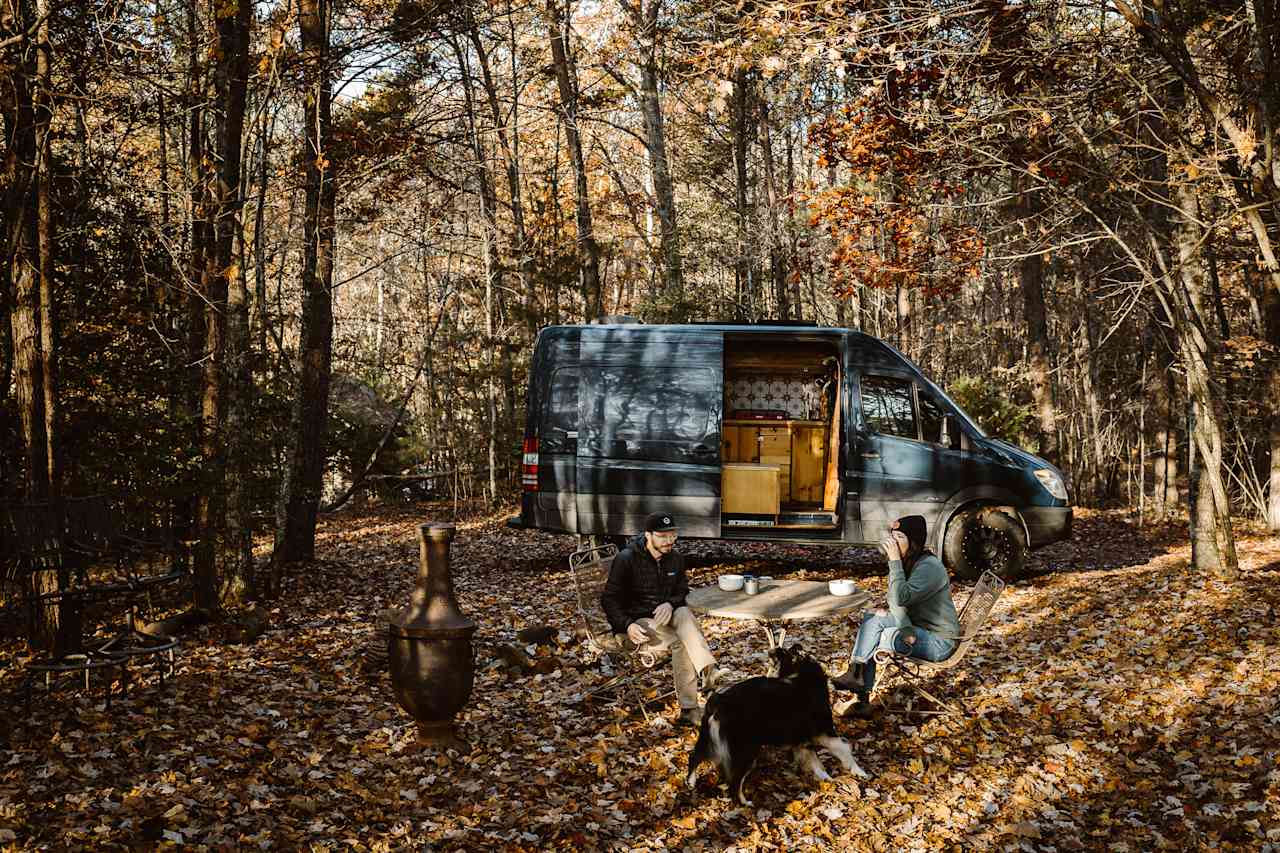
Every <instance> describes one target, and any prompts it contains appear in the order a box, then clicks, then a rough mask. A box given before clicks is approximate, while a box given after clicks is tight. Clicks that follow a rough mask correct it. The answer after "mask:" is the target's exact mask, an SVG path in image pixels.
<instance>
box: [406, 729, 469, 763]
mask: <svg viewBox="0 0 1280 853" xmlns="http://www.w3.org/2000/svg"><path fill="white" fill-rule="evenodd" d="M418 747H419V748H421V749H440V750H445V749H455V750H457V751H458V752H460V753H462V754H463V755H466V754H467V753H468V752H470V751H471V744H469V743H467V742H466V741H465V740H463V739H462V738H460V737H458V731H457V728H456V727H455V726H454V724H453V723H451V722H443V723H418Z"/></svg>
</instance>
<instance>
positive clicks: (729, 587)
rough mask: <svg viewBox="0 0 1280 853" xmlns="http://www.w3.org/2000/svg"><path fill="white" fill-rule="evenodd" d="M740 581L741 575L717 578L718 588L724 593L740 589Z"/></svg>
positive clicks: (741, 579)
mask: <svg viewBox="0 0 1280 853" xmlns="http://www.w3.org/2000/svg"><path fill="white" fill-rule="evenodd" d="M742 581H743V577H742V575H721V576H720V578H719V582H720V588H721V589H723V590H724V591H725V592H733V591H734V590H738V589H742Z"/></svg>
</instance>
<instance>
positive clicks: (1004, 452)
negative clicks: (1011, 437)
mask: <svg viewBox="0 0 1280 853" xmlns="http://www.w3.org/2000/svg"><path fill="white" fill-rule="evenodd" d="M983 441H985V442H986V444H987V447H989V448H991V450H993V451H994V452H995V454H996V455H997V456H999V457H1000V458H1001V459H1002V460H1003V461H1005V462H1007V463H1008V464H1010V465H1016V466H1017V467H1019V468H1026V469H1027V470H1029V471H1034V470H1036V469H1037V468H1048V469H1050V470H1052V471H1058V466H1056V465H1053V464H1051V463H1050V462H1049V461H1048V460H1047V459H1042V458H1040V457H1039V456H1036V455H1035V454H1034V453H1028V452H1027V451H1025V450H1023V449H1022V448H1021V447H1019V446H1018V445H1016V444H1010V443H1009V442H1007V441H1004V440H1003V439H999V438H990V437H988V438H985V439H983ZM1058 474H1059V475H1061V474H1062V472H1061V471H1058Z"/></svg>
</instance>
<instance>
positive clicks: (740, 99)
mask: <svg viewBox="0 0 1280 853" xmlns="http://www.w3.org/2000/svg"><path fill="white" fill-rule="evenodd" d="M750 99H751V94H750V84H749V81H748V79H747V71H746V69H745V68H741V69H739V70H738V71H737V72H735V73H734V75H733V127H732V133H733V175H734V179H733V190H734V193H733V212H734V221H735V226H736V229H737V244H738V245H737V251H736V252H735V253H734V263H733V280H734V298H735V301H736V303H737V305H736V308H737V312H738V318H739V319H741V320H754V319H756V318H757V317H758V316H759V313H758V312H759V300H758V299H757V298H756V282H755V281H754V280H753V276H752V275H751V261H750V256H749V255H748V253H747V225H748V223H747V143H748V131H747V123H748V121H749V118H748V109H747V104H748V102H749V101H750Z"/></svg>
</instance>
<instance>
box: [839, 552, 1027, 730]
mask: <svg viewBox="0 0 1280 853" xmlns="http://www.w3.org/2000/svg"><path fill="white" fill-rule="evenodd" d="M1004 588H1005V582H1004V581H1002V580H1001V579H1000V577H999V576H998V575H996V574H995V573H994V572H983V573H982V577H981V578H979V579H978V583H977V584H975V585H974V587H973V592H971V593H969V598H968V600H967V601H965V603H964V607H963V608H962V609H961V610H960V637H959V638H958V641H957V643H956V649H955V651H954V652H952V653H951V656H950V657H948V658H947V659H946V660H940V661H930V660H923V659H921V658H913V657H910V656H909V655H901V654H898V653H897V652H896V651H893V650H892V649H877V650H876V653H875V661H876V687H877V688H879V687H880V686H881V685H883V684H884V679H885V678H887V677H889V676H890V675H891V674H892V675H894V676H898V677H900V678H902V680H903V681H904V682H905V683H906V686H907V688H908V689H910V690H911V692H912V693H913V694H914V696H913V697H912V699H910V700H909V701H908V702H907V707H906V708H904V709H901V710H902V711H904V712H905V713H908V714H910V713H916V714H930V713H932V714H959V713H965V712H966V711H967V709H966V708H965V706H964V704H963V700H960V699H957V700H956V701H955V702H946V701H944V700H943V699H940V698H939V697H937V696H935V695H934V694H933V693H930V692H929V690H928V689H926V687H925V676H926V675H928V674H930V673H933V672H939V671H942V670H947V669H953V668H954V667H956V666H957V665H958V664H959V663H960V661H961V660H963V659H964V656H965V654H966V653H967V652H968V651H969V648H970V647H971V646H972V645H973V642H974V640H975V639H976V638H977V636H978V635H979V634H980V633H981V632H982V629H983V628H984V627H985V626H986V624H987V618H988V617H989V616H990V615H991V611H992V610H993V609H994V608H995V606H996V601H997V600H998V599H999V598H1000V594H1001V593H1002V592H1004ZM915 696H921V697H924V698H925V699H928V700H929V701H930V702H932V703H933V704H934V705H935V706H936V707H937V708H939V709H941V710H938V711H915V710H914V704H915ZM851 705H852V702H848V703H843V706H842V707H839V708H837V709H836V710H837V713H840V714H843V713H844V712H845V711H847V710H848V708H849V707H850V706H851Z"/></svg>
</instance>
